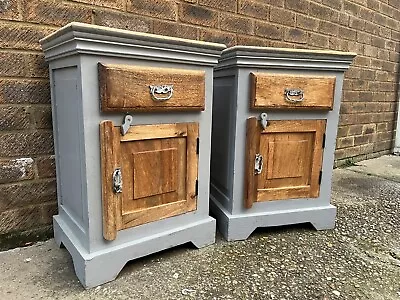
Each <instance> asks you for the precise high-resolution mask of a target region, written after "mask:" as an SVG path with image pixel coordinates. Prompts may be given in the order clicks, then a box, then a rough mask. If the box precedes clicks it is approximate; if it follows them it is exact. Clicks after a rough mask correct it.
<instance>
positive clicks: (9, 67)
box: [0, 52, 48, 77]
mask: <svg viewBox="0 0 400 300" xmlns="http://www.w3.org/2000/svg"><path fill="white" fill-rule="evenodd" d="M0 76H10V77H48V69H47V64H46V62H45V61H44V56H43V55H41V54H27V53H17V52H1V53H0Z"/></svg>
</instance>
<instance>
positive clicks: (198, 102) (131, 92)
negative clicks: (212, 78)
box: [98, 63, 205, 112]
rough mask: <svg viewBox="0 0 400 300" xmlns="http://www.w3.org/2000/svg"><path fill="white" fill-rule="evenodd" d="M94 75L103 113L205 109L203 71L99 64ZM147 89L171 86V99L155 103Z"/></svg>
mask: <svg viewBox="0 0 400 300" xmlns="http://www.w3.org/2000/svg"><path fill="white" fill-rule="evenodd" d="M98 73H99V74H98V75H99V88H100V100H101V110H102V111H103V112H135V111H171V110H174V111H186V110H192V111H202V110H204V108H205V72H204V71H197V70H185V69H170V68H153V67H138V66H130V65H103V64H101V63H99V64H98ZM150 85H173V94H172V97H171V99H169V100H166V101H155V100H154V99H153V97H152V95H151V93H150V88H149V86H150ZM160 96H163V95H161V94H160ZM164 96H165V95H164Z"/></svg>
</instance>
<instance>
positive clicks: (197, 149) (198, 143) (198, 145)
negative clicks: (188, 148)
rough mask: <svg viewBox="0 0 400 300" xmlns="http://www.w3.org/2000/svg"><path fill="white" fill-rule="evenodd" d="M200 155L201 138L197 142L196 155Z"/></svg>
mask: <svg viewBox="0 0 400 300" xmlns="http://www.w3.org/2000/svg"><path fill="white" fill-rule="evenodd" d="M199 153H200V138H197V140H196V154H199Z"/></svg>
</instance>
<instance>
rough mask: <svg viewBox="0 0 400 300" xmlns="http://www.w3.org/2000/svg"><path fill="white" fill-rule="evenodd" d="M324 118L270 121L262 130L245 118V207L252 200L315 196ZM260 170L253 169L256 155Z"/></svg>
mask: <svg viewBox="0 0 400 300" xmlns="http://www.w3.org/2000/svg"><path fill="white" fill-rule="evenodd" d="M325 124H326V121H325V120H299V121H297V120H296V121H269V122H268V126H267V128H266V129H265V130H263V129H262V127H261V126H260V122H259V121H257V119H256V118H250V119H248V120H247V178H246V184H247V192H246V195H245V198H246V202H245V203H246V207H251V206H252V204H253V202H260V201H270V200H285V199H293V198H317V197H318V196H319V185H320V183H319V176H320V171H321V166H322V153H323V135H324V132H325ZM256 156H261V157H262V170H261V171H260V172H258V173H257V172H255V166H256V164H255V157H256Z"/></svg>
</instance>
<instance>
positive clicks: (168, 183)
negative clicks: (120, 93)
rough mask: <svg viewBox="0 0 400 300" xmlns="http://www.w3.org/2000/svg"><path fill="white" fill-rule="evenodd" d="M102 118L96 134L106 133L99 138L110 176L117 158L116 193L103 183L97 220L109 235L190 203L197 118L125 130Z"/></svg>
mask: <svg viewBox="0 0 400 300" xmlns="http://www.w3.org/2000/svg"><path fill="white" fill-rule="evenodd" d="M103 123H104V124H106V125H107V126H106V125H101V126H102V127H101V128H102V129H101V132H102V133H101V135H102V136H105V137H107V138H102V152H101V154H102V169H103V170H104V173H105V174H104V176H105V177H110V176H112V175H110V172H111V174H112V172H113V171H114V169H115V166H116V164H118V162H119V161H123V164H122V165H121V170H122V176H123V189H122V193H121V194H114V193H113V191H112V185H108V186H107V181H104V183H106V185H105V186H103V198H104V199H106V200H105V203H107V205H106V206H105V208H107V210H106V209H105V210H104V213H103V222H104V224H105V225H104V226H105V228H107V229H108V230H109V231H112V232H113V234H114V235H113V236H111V238H114V239H115V236H116V231H117V230H122V229H126V228H129V227H132V226H138V225H141V224H145V223H149V222H154V221H157V220H161V219H164V218H168V217H172V216H176V215H178V214H183V213H186V212H189V211H193V210H195V209H196V207H197V195H196V180H197V172H198V162H197V161H198V157H197V154H196V145H197V142H196V140H197V137H198V134H199V125H198V123H179V124H157V125H137V126H131V127H130V129H129V131H128V134H127V135H125V136H122V135H121V134H120V127H113V125H112V122H110V121H106V122H103ZM103 123H102V124H103ZM103 127H104V128H103ZM111 128H112V129H111ZM103 132H104V133H103ZM110 148H111V149H110ZM110 153H111V154H112V155H111V156H110V157H108V155H110ZM108 165H110V167H107V166H108ZM116 197H118V199H116ZM112 213H113V214H112ZM113 220H115V221H113ZM111 226H112V227H111ZM109 227H111V229H110V228H109ZM108 239H110V238H108Z"/></svg>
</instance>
